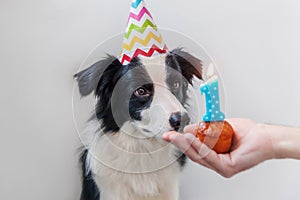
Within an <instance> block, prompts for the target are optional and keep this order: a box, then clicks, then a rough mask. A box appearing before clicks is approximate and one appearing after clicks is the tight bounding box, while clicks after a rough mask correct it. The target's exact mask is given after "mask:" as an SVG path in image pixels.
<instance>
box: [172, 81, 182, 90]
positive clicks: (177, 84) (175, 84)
mask: <svg viewBox="0 0 300 200" xmlns="http://www.w3.org/2000/svg"><path fill="white" fill-rule="evenodd" d="M179 87H180V82H179V81H178V80H175V81H174V82H173V89H175V90H176V89H178V88H179Z"/></svg>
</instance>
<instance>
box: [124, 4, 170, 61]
mask: <svg viewBox="0 0 300 200" xmlns="http://www.w3.org/2000/svg"><path fill="white" fill-rule="evenodd" d="M166 51H167V46H166V44H165V43H164V41H163V39H162V36H161V34H160V33H159V31H158V29H157V26H156V24H155V23H154V20H153V18H152V16H151V13H150V12H149V10H148V9H147V8H146V4H145V2H144V0H132V3H131V7H130V14H129V17H128V21H127V28H126V31H125V35H124V40H123V45H122V53H121V57H120V62H121V63H122V64H123V65H126V64H128V63H129V62H130V61H131V59H133V58H135V57H137V56H139V55H142V56H146V57H152V56H155V55H158V54H162V53H166Z"/></svg>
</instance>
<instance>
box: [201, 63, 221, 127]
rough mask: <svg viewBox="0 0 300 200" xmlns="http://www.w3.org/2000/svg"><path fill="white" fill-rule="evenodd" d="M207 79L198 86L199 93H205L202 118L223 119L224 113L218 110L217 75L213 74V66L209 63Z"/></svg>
mask: <svg viewBox="0 0 300 200" xmlns="http://www.w3.org/2000/svg"><path fill="white" fill-rule="evenodd" d="M207 77H208V80H207V81H205V82H204V83H203V84H201V86H200V92H201V94H204V95H205V105H206V113H205V114H204V115H203V117H202V120H203V121H205V122H211V121H223V120H224V119H225V114H224V113H223V112H221V110H220V98H219V84H218V77H217V75H215V74H214V66H213V65H212V64H210V65H209V67H208V70H207Z"/></svg>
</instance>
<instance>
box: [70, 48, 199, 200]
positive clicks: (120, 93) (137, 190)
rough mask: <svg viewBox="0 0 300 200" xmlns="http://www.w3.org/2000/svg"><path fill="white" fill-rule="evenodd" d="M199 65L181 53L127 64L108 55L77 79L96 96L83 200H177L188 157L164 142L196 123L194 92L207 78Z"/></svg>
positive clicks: (84, 157)
mask: <svg viewBox="0 0 300 200" xmlns="http://www.w3.org/2000/svg"><path fill="white" fill-rule="evenodd" d="M201 71H202V64H201V61H200V60H199V59H197V58H196V57H194V56H192V55H191V54H189V53H187V52H185V51H184V50H182V49H175V50H173V51H170V52H167V53H165V54H161V55H157V56H155V57H152V58H147V57H143V56H139V57H136V58H134V59H132V60H131V62H130V63H129V64H128V65H122V64H121V63H120V61H119V60H118V59H117V58H116V57H113V56H110V55H108V56H107V58H106V59H104V60H101V61H99V62H97V63H95V64H93V65H92V66H91V67H89V68H87V69H85V70H83V71H81V72H79V73H77V74H76V75H75V77H76V79H77V81H78V86H79V91H80V94H81V95H82V96H87V95H89V94H90V93H94V94H95V98H96V106H95V114H94V115H93V116H92V117H91V119H90V120H89V122H88V126H87V128H86V130H85V132H84V135H85V139H84V141H83V143H84V147H83V150H82V155H81V158H80V161H81V163H82V176H83V182H82V193H81V200H99V199H101V200H154V199H155V200H177V199H178V175H179V173H180V171H181V168H182V167H183V166H184V164H185V156H184V154H182V153H180V151H179V150H178V149H176V148H175V147H174V146H173V145H171V144H168V143H166V142H164V141H163V140H162V137H161V136H162V134H163V133H164V132H167V131H171V130H175V131H182V129H183V127H184V126H185V125H187V123H189V116H188V114H187V111H186V106H187V105H186V101H187V98H188V97H187V89H188V85H189V84H192V79H193V78H194V77H196V78H198V79H202V74H201Z"/></svg>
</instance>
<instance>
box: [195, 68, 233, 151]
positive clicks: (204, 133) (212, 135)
mask: <svg viewBox="0 0 300 200" xmlns="http://www.w3.org/2000/svg"><path fill="white" fill-rule="evenodd" d="M207 78H208V80H207V81H205V82H204V83H203V84H201V86H200V91H201V93H202V94H204V95H205V103H206V113H205V114H204V115H203V117H202V120H203V121H202V122H200V123H199V127H198V129H197V132H196V136H197V137H198V138H199V140H200V141H201V142H204V143H205V144H206V145H207V146H208V147H210V148H211V149H213V150H214V151H216V152H217V153H227V152H229V151H230V147H231V142H232V137H233V134H234V131H233V129H232V127H231V125H230V124H229V123H228V122H227V121H225V120H224V119H225V114H224V113H223V112H221V110H220V98H219V82H218V77H217V75H215V74H214V66H213V65H212V64H210V65H209V67H208V70H207Z"/></svg>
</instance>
